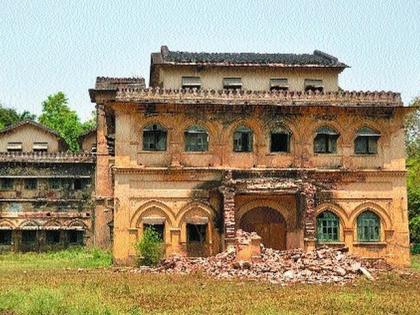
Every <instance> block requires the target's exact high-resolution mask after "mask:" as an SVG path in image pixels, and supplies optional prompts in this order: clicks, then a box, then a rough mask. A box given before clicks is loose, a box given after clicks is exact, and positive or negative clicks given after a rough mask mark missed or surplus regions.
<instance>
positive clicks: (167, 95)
mask: <svg viewBox="0 0 420 315" xmlns="http://www.w3.org/2000/svg"><path fill="white" fill-rule="evenodd" d="M115 101H116V102H135V103H143V104H152V103H153V104H155V103H161V104H165V103H170V104H211V103H214V104H226V105H277V106H302V105H304V106H335V107H402V106H403V103H402V100H401V95H400V93H395V92H391V91H388V92H385V91H338V92H319V91H317V92H312V91H308V92H302V91H252V90H204V89H199V90H197V89H160V88H158V87H156V88H119V89H118V90H117V91H116V94H115Z"/></svg>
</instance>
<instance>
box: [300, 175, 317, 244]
mask: <svg viewBox="0 0 420 315" xmlns="http://www.w3.org/2000/svg"><path fill="white" fill-rule="evenodd" d="M301 194H302V196H303V199H304V204H303V206H304V214H303V232H304V233H303V235H304V246H305V250H306V251H311V250H314V249H315V246H316V213H315V194H316V187H315V185H313V184H311V183H304V184H303V187H302V191H301Z"/></svg>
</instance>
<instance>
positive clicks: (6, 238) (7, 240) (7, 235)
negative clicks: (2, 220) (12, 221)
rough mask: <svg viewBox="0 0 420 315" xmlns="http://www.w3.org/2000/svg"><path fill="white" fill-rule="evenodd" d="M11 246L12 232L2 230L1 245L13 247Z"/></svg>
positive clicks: (0, 232) (0, 233) (0, 235)
mask: <svg viewBox="0 0 420 315" xmlns="http://www.w3.org/2000/svg"><path fill="white" fill-rule="evenodd" d="M11 244H12V231H11V230H0V245H11Z"/></svg>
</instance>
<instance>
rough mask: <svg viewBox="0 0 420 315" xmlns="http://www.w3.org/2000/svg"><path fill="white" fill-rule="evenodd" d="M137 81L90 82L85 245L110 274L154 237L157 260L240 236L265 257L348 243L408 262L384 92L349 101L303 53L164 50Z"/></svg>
mask: <svg viewBox="0 0 420 315" xmlns="http://www.w3.org/2000/svg"><path fill="white" fill-rule="evenodd" d="M151 60H152V63H151V70H150V87H149V88H146V86H145V83H144V80H143V79H142V78H103V77H100V78H98V79H97V82H96V86H95V88H94V89H91V90H90V95H91V99H92V101H93V102H95V103H96V104H97V105H96V107H97V111H98V129H97V148H96V149H97V168H96V210H95V219H96V222H95V239H96V240H97V241H98V244H101V245H103V246H106V245H107V244H110V243H111V240H112V246H113V256H114V260H115V263H117V264H133V263H134V261H135V256H136V252H135V243H136V242H137V241H138V240H139V238H140V237H141V236H142V233H143V231H144V229H145V228H147V227H150V226H152V227H154V228H155V230H157V231H158V232H159V233H160V235H161V237H162V239H163V241H164V244H165V250H166V254H167V255H169V254H172V253H179V254H185V255H190V256H207V255H214V254H216V253H218V252H220V251H221V250H223V249H224V248H226V247H227V246H231V245H233V244H234V242H235V231H236V230H237V229H239V228H241V229H244V230H246V231H256V232H257V233H258V234H259V235H260V236H261V237H262V243H263V244H265V246H268V247H272V248H276V249H291V248H305V249H306V250H310V249H313V248H315V247H316V246H319V245H324V244H326V245H329V246H343V245H345V246H347V247H348V248H349V251H350V252H351V253H354V254H357V255H360V256H364V257H384V258H386V259H387V260H388V261H389V262H391V263H394V264H400V265H405V264H408V262H409V234H408V217H407V216H408V214H407V195H406V171H405V152H404V131H403V121H404V116H405V113H406V111H407V108H405V107H404V106H403V104H402V102H401V98H400V95H399V94H398V93H392V92H369V91H368V92H348V91H342V90H341V89H340V88H339V86H338V76H339V74H340V73H341V72H342V71H343V70H344V69H345V68H346V67H347V66H346V65H345V64H344V63H342V62H340V61H339V60H338V59H337V58H335V57H332V56H330V55H328V54H325V53H323V52H320V51H315V52H314V53H313V54H302V55H295V54H253V53H235V54H224V53H189V52H175V51H170V50H169V49H168V48H167V47H166V46H163V47H162V48H161V51H160V52H158V53H153V54H152V58H151Z"/></svg>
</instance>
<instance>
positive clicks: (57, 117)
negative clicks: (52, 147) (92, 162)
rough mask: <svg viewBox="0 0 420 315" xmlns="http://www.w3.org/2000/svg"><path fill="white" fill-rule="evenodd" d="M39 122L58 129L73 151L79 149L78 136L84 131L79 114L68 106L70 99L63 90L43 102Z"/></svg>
mask: <svg viewBox="0 0 420 315" xmlns="http://www.w3.org/2000/svg"><path fill="white" fill-rule="evenodd" d="M39 122H40V123H41V124H43V125H45V126H47V127H48V128H51V129H54V130H56V131H57V132H58V133H59V134H60V135H61V136H62V137H63V138H64V140H65V141H66V143H67V144H68V146H69V148H70V150H71V151H77V150H79V143H78V137H79V136H80V134H81V133H82V132H83V131H84V126H83V124H82V123H81V122H80V119H79V116H77V113H76V112H75V111H74V110H71V109H70V107H69V106H68V99H67V97H66V96H65V95H64V93H63V92H58V93H56V94H53V95H50V96H48V98H47V99H46V100H45V101H44V102H43V103H42V114H41V115H40V116H39Z"/></svg>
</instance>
